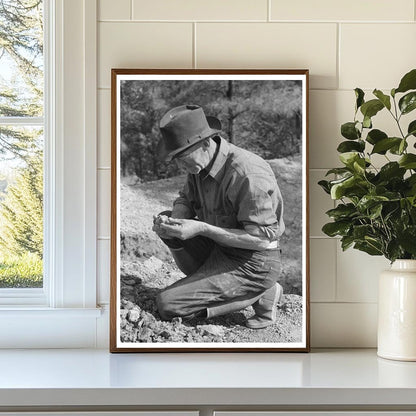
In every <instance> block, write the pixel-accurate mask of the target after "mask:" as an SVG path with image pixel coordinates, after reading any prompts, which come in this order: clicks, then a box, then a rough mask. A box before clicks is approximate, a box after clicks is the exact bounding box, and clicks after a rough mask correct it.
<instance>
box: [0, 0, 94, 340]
mask: <svg viewBox="0 0 416 416" xmlns="http://www.w3.org/2000/svg"><path fill="white" fill-rule="evenodd" d="M44 2H45V3H44V13H45V26H44V27H45V45H46V48H45V114H44V117H45V137H48V136H49V137H53V138H54V140H48V139H45V153H44V154H45V159H44V160H45V162H44V172H45V178H46V180H45V186H44V189H45V198H44V201H45V204H44V217H45V225H44V236H45V258H44V276H45V277H44V287H43V289H27V290H24V289H10V290H9V289H5V290H4V292H2V293H0V333H3V334H7V336H3V337H1V339H0V347H10V346H13V347H23V348H33V347H43V348H45V347H51V348H52V347H64V346H66V347H94V346H96V343H97V325H101V324H98V321H97V318H99V317H100V316H101V311H100V309H99V308H97V305H96V297H97V294H96V284H97V282H96V279H97V278H96V244H97V243H96V238H97V226H96V221H97V201H96V188H97V179H96V177H97V162H96V147H97V128H96V111H97V110H96V107H97V105H96V100H97V87H96V83H97V76H96V56H97V54H96V50H97V47H96V40H97V35H96V27H97V0H44ZM46 68H48V69H46ZM28 316H31V317H33V318H34V319H28ZM57 318H58V319H57ZM63 329H65V331H64V332H62V331H63ZM4 331H5V332H4ZM22 331H29V332H30V334H31V335H32V336H31V337H28V336H27V332H26V333H25V334H22ZM57 334H63V337H64V338H62V337H61V338H60V339H58V338H59V337H57V336H56V335H57Z"/></svg>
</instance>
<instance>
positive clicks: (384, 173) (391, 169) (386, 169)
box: [378, 162, 406, 181]
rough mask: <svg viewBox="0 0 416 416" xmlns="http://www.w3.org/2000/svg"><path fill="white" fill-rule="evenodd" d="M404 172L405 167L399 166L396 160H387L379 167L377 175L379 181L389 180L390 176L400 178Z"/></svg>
mask: <svg viewBox="0 0 416 416" xmlns="http://www.w3.org/2000/svg"><path fill="white" fill-rule="evenodd" d="M405 172H406V169H403V168H401V167H400V165H399V164H398V163H397V162H389V163H387V164H385V165H384V166H383V167H382V168H381V169H380V171H379V173H378V177H379V178H380V180H381V181H389V180H390V179H391V178H400V179H402V178H403V176H404V174H405Z"/></svg>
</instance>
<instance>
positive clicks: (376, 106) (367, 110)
mask: <svg viewBox="0 0 416 416" xmlns="http://www.w3.org/2000/svg"><path fill="white" fill-rule="evenodd" d="M383 108H384V105H383V103H382V102H380V101H379V100H370V101H367V102H365V103H364V104H363V105H362V106H361V112H362V113H363V115H364V117H368V118H371V117H374V116H375V115H376V114H377V113H378V112H379V111H380V110H382V109H383Z"/></svg>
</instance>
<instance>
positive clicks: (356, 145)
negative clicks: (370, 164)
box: [337, 140, 365, 153]
mask: <svg viewBox="0 0 416 416" xmlns="http://www.w3.org/2000/svg"><path fill="white" fill-rule="evenodd" d="M364 149H365V142H364V141H363V140H358V141H356V142H352V141H346V142H341V143H340V144H339V146H338V147H337V151H338V152H340V153H346V152H352V151H354V150H355V151H357V152H364Z"/></svg>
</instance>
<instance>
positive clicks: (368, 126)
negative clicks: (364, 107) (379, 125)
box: [363, 116, 373, 129]
mask: <svg viewBox="0 0 416 416" xmlns="http://www.w3.org/2000/svg"><path fill="white" fill-rule="evenodd" d="M363 127H364V128H366V129H371V128H372V127H373V123H372V122H371V117H369V116H364V119H363Z"/></svg>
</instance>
